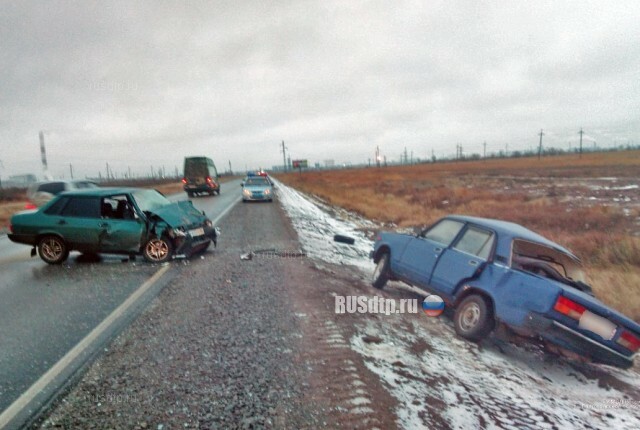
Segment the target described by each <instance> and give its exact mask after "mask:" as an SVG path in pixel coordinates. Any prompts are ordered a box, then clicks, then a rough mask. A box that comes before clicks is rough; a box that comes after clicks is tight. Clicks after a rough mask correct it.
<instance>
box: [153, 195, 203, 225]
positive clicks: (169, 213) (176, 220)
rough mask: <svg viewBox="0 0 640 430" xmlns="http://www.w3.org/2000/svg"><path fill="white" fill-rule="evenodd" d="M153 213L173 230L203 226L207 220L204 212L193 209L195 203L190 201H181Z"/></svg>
mask: <svg viewBox="0 0 640 430" xmlns="http://www.w3.org/2000/svg"><path fill="white" fill-rule="evenodd" d="M151 213H152V214H154V215H156V216H157V217H158V218H161V219H162V220H163V221H164V222H166V223H167V224H168V225H169V227H173V228H176V227H184V226H190V225H193V224H202V223H203V222H204V221H205V220H206V219H207V217H206V216H204V215H203V214H202V212H200V211H199V210H198V209H196V208H195V207H193V203H191V202H190V201H181V202H177V203H172V204H170V205H166V206H162V207H161V208H158V209H155V210H153V211H152V212H151Z"/></svg>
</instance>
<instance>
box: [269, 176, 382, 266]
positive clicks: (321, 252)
mask: <svg viewBox="0 0 640 430" xmlns="http://www.w3.org/2000/svg"><path fill="white" fill-rule="evenodd" d="M275 182H276V186H277V188H276V192H277V196H278V199H279V200H280V202H281V203H282V206H283V207H284V210H285V212H286V213H287V215H289V218H290V219H291V222H292V223H293V226H294V228H295V229H296V231H297V232H298V236H299V237H300V243H301V244H302V247H303V249H304V251H305V252H306V253H307V255H308V256H309V257H311V258H316V259H319V260H323V261H326V262H328V263H333V264H345V265H351V266H356V267H359V268H361V269H362V270H363V271H364V272H365V273H366V274H370V273H372V272H373V269H374V265H373V262H372V261H371V260H370V259H369V251H371V250H372V249H373V241H372V240H370V239H368V238H367V237H366V236H365V233H364V232H363V231H362V229H367V228H369V229H371V228H377V226H376V225H375V224H373V223H371V222H370V221H367V220H365V219H363V218H360V217H356V216H355V215H350V214H349V213H348V212H346V211H344V210H339V211H338V210H335V209H332V208H329V207H328V206H326V205H324V204H322V203H321V202H320V201H317V200H315V199H312V198H311V197H308V196H305V195H303V194H302V193H300V192H298V191H296V190H294V189H293V188H290V187H287V186H286V185H284V184H282V183H281V182H277V181H275ZM330 212H333V213H334V214H336V215H339V216H340V218H341V219H338V218H337V217H335V216H332V215H331V213H330ZM336 234H340V235H344V236H348V237H352V238H354V239H355V243H354V244H353V245H347V244H343V243H339V242H335V241H334V240H333V236H334V235H336Z"/></svg>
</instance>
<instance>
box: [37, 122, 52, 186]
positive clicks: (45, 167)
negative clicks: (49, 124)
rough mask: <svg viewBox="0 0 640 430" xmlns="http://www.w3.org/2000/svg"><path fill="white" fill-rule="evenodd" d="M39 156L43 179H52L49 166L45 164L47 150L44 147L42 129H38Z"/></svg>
mask: <svg viewBox="0 0 640 430" xmlns="http://www.w3.org/2000/svg"><path fill="white" fill-rule="evenodd" d="M39 137H40V157H41V159H42V169H43V170H44V179H45V180H49V179H53V178H52V177H51V175H49V166H48V165H47V151H46V150H45V149H44V131H42V130H41V131H40V135H39Z"/></svg>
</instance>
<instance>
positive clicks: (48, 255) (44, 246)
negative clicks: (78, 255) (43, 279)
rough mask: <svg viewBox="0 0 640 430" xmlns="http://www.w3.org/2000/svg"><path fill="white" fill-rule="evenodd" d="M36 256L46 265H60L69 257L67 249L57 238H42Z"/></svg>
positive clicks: (61, 240) (60, 239)
mask: <svg viewBox="0 0 640 430" xmlns="http://www.w3.org/2000/svg"><path fill="white" fill-rule="evenodd" d="M38 255H40V258H41V259H42V261H44V262H45V263H47V264H61V263H62V262H64V261H65V260H66V259H67V257H69V247H68V246H67V244H66V243H65V241H64V239H62V238H61V237H59V236H53V235H51V236H44V237H43V238H42V239H40V241H39V242H38Z"/></svg>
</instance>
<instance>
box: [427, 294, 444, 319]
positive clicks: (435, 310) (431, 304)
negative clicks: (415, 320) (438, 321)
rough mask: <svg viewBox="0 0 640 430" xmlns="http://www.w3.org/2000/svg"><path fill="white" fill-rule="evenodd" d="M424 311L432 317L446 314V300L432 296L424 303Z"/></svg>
mask: <svg viewBox="0 0 640 430" xmlns="http://www.w3.org/2000/svg"><path fill="white" fill-rule="evenodd" d="M422 310H423V311H424V313H425V314H427V315H428V316H430V317H437V316H440V315H441V314H442V312H444V300H442V297H440V296H436V295H435V294H431V295H430V296H427V297H426V298H425V299H424V301H423V302H422Z"/></svg>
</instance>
